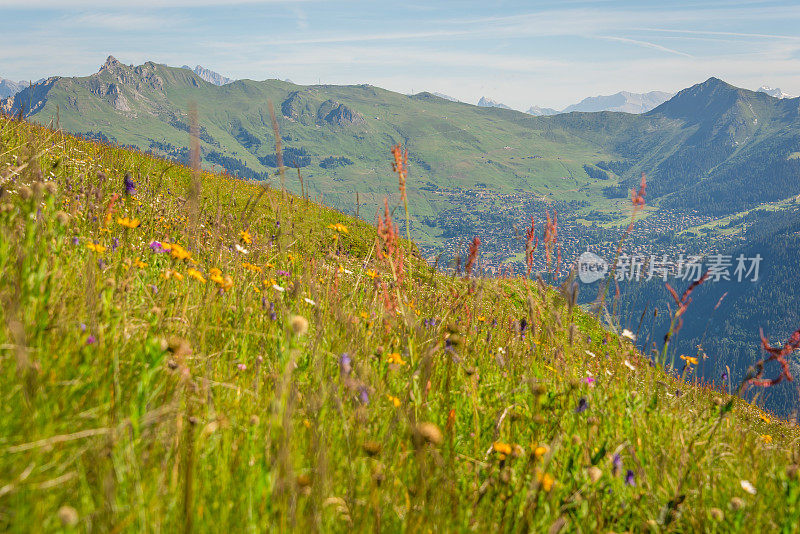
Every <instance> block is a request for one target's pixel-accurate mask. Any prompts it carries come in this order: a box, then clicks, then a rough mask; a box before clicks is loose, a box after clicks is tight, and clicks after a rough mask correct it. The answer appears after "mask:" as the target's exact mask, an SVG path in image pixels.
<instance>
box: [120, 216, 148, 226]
mask: <svg viewBox="0 0 800 534" xmlns="http://www.w3.org/2000/svg"><path fill="white" fill-rule="evenodd" d="M117 224H119V225H120V226H124V227H125V228H139V226H141V224H142V221H140V220H139V219H129V218H128V217H118V218H117Z"/></svg>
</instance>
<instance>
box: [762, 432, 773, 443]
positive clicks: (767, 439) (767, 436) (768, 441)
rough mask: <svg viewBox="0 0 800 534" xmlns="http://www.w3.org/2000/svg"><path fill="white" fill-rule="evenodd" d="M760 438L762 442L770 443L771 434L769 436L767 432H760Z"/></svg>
mask: <svg viewBox="0 0 800 534" xmlns="http://www.w3.org/2000/svg"><path fill="white" fill-rule="evenodd" d="M761 440H762V441H763V442H764V443H772V436H770V435H769V434H761Z"/></svg>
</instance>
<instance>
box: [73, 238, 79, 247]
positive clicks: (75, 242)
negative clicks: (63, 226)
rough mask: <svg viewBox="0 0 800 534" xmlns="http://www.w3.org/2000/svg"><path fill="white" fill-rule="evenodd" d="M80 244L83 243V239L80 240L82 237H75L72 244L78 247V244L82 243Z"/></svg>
mask: <svg viewBox="0 0 800 534" xmlns="http://www.w3.org/2000/svg"><path fill="white" fill-rule="evenodd" d="M80 242H81V238H80V237H78V236H74V237H73V238H72V244H73V245H75V246H77V245H78V243H80Z"/></svg>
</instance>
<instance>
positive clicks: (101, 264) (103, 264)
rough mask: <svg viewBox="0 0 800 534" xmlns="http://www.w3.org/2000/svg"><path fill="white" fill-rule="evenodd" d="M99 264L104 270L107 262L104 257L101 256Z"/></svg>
mask: <svg viewBox="0 0 800 534" xmlns="http://www.w3.org/2000/svg"><path fill="white" fill-rule="evenodd" d="M97 266H98V267H100V270H101V271H102V270H103V269H105V268H106V262H104V261H103V259H102V258H100V259H99V260H97Z"/></svg>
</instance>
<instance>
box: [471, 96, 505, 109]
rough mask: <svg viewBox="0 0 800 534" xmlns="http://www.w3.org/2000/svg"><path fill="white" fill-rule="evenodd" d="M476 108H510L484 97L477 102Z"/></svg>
mask: <svg viewBox="0 0 800 534" xmlns="http://www.w3.org/2000/svg"><path fill="white" fill-rule="evenodd" d="M478 106H480V107H482V108H503V109H511V108H510V107H508V106H506V105H505V104H501V103H500V102H495V101H494V100H491V99H489V98H486V97H485V96H482V97H481V99H480V100H478Z"/></svg>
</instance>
